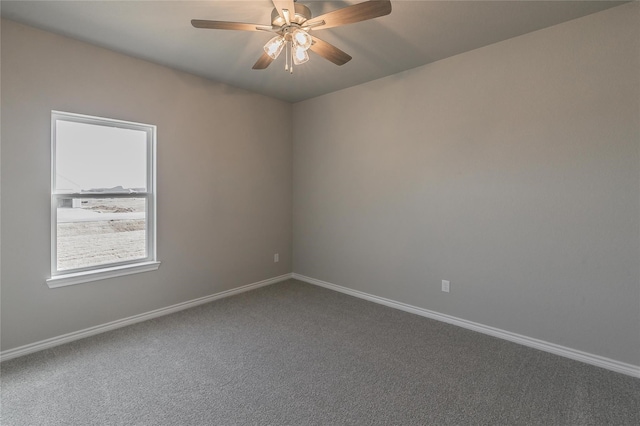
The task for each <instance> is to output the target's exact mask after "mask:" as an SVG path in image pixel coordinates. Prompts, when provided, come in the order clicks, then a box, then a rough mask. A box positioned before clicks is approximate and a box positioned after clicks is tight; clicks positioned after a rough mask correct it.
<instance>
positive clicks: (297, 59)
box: [293, 46, 309, 65]
mask: <svg viewBox="0 0 640 426" xmlns="http://www.w3.org/2000/svg"><path fill="white" fill-rule="evenodd" d="M308 60H309V54H308V53H307V50H306V49H303V48H302V47H300V46H296V48H295V51H294V52H293V63H294V64H296V65H302V64H304V63H305V62H307V61H308Z"/></svg>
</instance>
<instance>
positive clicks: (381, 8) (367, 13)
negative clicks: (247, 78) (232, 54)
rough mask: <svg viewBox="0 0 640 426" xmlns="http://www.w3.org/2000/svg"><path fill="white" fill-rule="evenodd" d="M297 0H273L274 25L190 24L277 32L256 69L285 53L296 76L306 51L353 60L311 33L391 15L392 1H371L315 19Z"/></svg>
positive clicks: (337, 61) (343, 61)
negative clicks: (311, 31)
mask: <svg viewBox="0 0 640 426" xmlns="http://www.w3.org/2000/svg"><path fill="white" fill-rule="evenodd" d="M294 1H295V0H273V5H274V6H275V8H274V9H273V11H272V12H271V25H258V24H246V23H242V22H227V21H208V20H202V19H193V20H191V25H193V26H194V27H196V28H208V29H216V30H240V31H266V32H271V33H275V36H274V37H273V38H272V39H271V40H269V41H268V42H267V44H265V46H264V53H263V54H262V56H260V58H259V59H258V61H257V62H256V63H255V64H254V65H253V69H254V70H261V69H265V68H267V67H268V66H269V65H270V64H271V62H273V61H274V60H275V59H276V58H277V57H278V56H279V55H280V53H281V52H282V51H283V50H284V51H285V56H286V58H285V70H287V71H289V72H290V73H293V66H294V65H301V64H304V63H305V62H307V61H308V60H309V54H308V52H307V50H311V51H312V52H314V53H316V54H318V55H320V56H322V57H323V58H325V59H327V60H329V61H331V62H333V63H334V64H336V65H344V64H346V63H347V62H349V61H350V60H351V56H349V55H348V54H346V53H345V52H343V51H342V50H340V49H338V48H337V47H335V46H333V45H332V44H329V43H327V42H325V41H322V40H321V39H319V38H318V37H316V36H315V35H313V36H312V35H311V34H309V31H310V30H314V31H315V30H323V29H327V28H332V27H338V26H341V25H347V24H353V23H355V22H361V21H366V20H369V19H373V18H377V17H379V16H384V15H388V14H389V13H391V1H389V0H370V1H366V2H363V3H358V4H354V5H352V6H347V7H343V8H342V9H338V10H334V11H331V12H328V13H325V14H323V15H320V16H316V17H313V16H312V15H311V10H309V8H308V7H307V6H305V5H303V4H300V3H297V2H294Z"/></svg>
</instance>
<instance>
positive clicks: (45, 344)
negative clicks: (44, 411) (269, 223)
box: [0, 273, 292, 361]
mask: <svg viewBox="0 0 640 426" xmlns="http://www.w3.org/2000/svg"><path fill="white" fill-rule="evenodd" d="M290 278H292V274H290V273H289V274H284V275H280V276H278V277H274V278H269V279H266V280H263V281H258V282H255V283H253V284H247V285H244V286H242V287H238V288H234V289H231V290H227V291H222V292H220V293H215V294H212V295H209V296H204V297H200V298H198V299H193V300H189V301H187V302H182V303H178V304H176V305H172V306H167V307H165V308H160V309H156V310H153V311H150V312H145V313H143V314H139V315H134V316H132V317H128V318H123V319H120V320H116V321H112V322H109V323H106V324H102V325H98V326H95V327H90V328H86V329H84V330H79V331H74V332H72V333H68V334H63V335H62V336H57V337H52V338H50V339H46V340H41V341H39V342H35V343H30V344H28V345H24V346H20V347H17V348H13V349H8V350H6V351H2V352H0V361H6V360H9V359H12V358H17V357H19V356H22V355H27V354H30V353H33V352H38V351H41V350H43V349H49V348H52V347H54V346H58V345H62V344H64V343H69V342H73V341H74V340H79V339H83V338H85V337H89V336H94V335H96V334H100V333H104V332H105V331H110V330H115V329H116V328H121V327H126V326H128V325H131V324H135V323H138V322H142V321H146V320H150V319H152V318H157V317H161V316H163V315H169V314H172V313H174V312H178V311H182V310H185V309H189V308H193V307H194V306H198V305H202V304H205V303H209V302H213V301H214V300H218V299H222V298H224V297H229V296H233V295H236V294H239V293H243V292H245V291H249V290H255V289H256V288H259V287H264V286H267V285H270V284H275V283H278V282H280V281H285V280H288V279H290Z"/></svg>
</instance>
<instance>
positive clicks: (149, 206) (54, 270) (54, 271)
mask: <svg viewBox="0 0 640 426" xmlns="http://www.w3.org/2000/svg"><path fill="white" fill-rule="evenodd" d="M58 120H62V121H71V122H76V123H86V124H93V125H99V126H109V127H117V128H122V129H130V130H138V131H143V132H145V133H146V135H147V182H146V183H147V190H146V192H144V193H133V194H123V193H113V192H100V193H68V192H59V191H56V142H57V141H56V123H57V122H58ZM63 198H74V199H88V198H145V199H146V217H145V219H146V235H145V240H146V253H147V257H145V258H141V259H134V260H127V261H122V262H114V263H108V264H102V265H95V266H89V267H83V268H76V269H68V270H63V271H59V270H58V265H57V248H58V245H57V228H58V226H57V225H58V217H57V212H58V208H57V207H58V200H59V199H63ZM159 266H160V262H159V261H158V260H157V257H156V126H154V125H151V124H143V123H134V122H130V121H122V120H115V119H110V118H103V117H94V116H90V115H83V114H74V113H69V112H62V111H51V277H50V278H48V279H47V280H46V283H47V285H48V286H49V287H50V288H55V287H62V286H67V285H74V284H80V283H84V282H90V281H96V280H102V279H106V278H112V277H118V276H122V275H129V274H136V273H140V272H147V271H153V270H156V269H158V267H159Z"/></svg>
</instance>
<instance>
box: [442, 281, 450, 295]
mask: <svg viewBox="0 0 640 426" xmlns="http://www.w3.org/2000/svg"><path fill="white" fill-rule="evenodd" d="M449 284H450V283H449V281H447V280H442V291H444V292H445V293H449Z"/></svg>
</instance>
